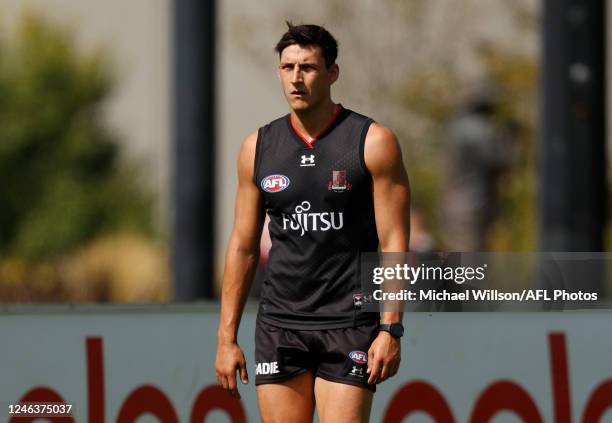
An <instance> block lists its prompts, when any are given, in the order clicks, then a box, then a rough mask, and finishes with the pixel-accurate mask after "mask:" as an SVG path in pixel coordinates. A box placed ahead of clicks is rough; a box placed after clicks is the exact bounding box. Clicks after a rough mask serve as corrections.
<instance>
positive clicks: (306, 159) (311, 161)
mask: <svg viewBox="0 0 612 423" xmlns="http://www.w3.org/2000/svg"><path fill="white" fill-rule="evenodd" d="M314 165H315V155H314V154H311V155H310V156H307V155H306V154H302V161H301V162H300V167H304V166H314Z"/></svg>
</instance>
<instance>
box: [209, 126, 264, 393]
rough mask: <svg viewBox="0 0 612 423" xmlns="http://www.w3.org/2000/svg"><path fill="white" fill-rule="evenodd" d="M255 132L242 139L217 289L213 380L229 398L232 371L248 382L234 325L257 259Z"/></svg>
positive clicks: (259, 215)
mask: <svg viewBox="0 0 612 423" xmlns="http://www.w3.org/2000/svg"><path fill="white" fill-rule="evenodd" d="M256 143H257V133H256V132H255V133H252V134H250V135H249V136H247V137H246V139H245V140H244V142H243V143H242V147H241V149H240V155H239V158H238V191H237V194H236V207H235V210H234V227H233V230H232V234H231V237H230V240H229V244H228V247H227V253H226V255H225V269H224V272H223V286H222V290H221V317H220V321H219V329H218V332H217V342H218V344H217V359H216V371H217V379H218V380H219V382H220V383H221V384H222V385H223V387H224V388H225V389H227V390H228V391H229V392H230V393H231V394H232V395H234V396H236V397H239V395H238V389H237V384H236V371H240V377H241V380H242V382H243V383H247V382H248V374H247V370H246V362H245V359H244V354H243V353H242V350H241V349H240V347H239V346H238V343H237V335H238V326H239V325H240V319H241V317H242V311H243V309H244V304H245V302H246V299H247V296H248V293H249V291H250V289H251V284H252V282H253V275H254V273H255V270H256V268H257V261H258V259H259V242H260V237H261V230H262V227H263V220H264V212H263V207H262V199H261V194H260V192H259V190H258V189H257V186H256V185H255V184H254V183H253V171H254V169H253V168H254V160H255V147H256Z"/></svg>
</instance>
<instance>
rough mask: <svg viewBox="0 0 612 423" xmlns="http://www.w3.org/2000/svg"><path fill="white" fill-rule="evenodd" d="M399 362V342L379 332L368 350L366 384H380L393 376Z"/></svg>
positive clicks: (387, 334)
mask: <svg viewBox="0 0 612 423" xmlns="http://www.w3.org/2000/svg"><path fill="white" fill-rule="evenodd" d="M400 361H401V344H400V340H399V339H396V338H394V337H393V336H391V334H390V333H389V332H384V331H381V332H379V334H378V336H377V337H376V339H375V340H374V342H372V345H371V346H370V349H369V350H368V374H369V375H370V377H369V378H368V384H370V385H373V384H376V383H380V382H382V381H384V380H386V379H388V378H390V377H391V376H393V375H395V374H396V373H397V371H398V369H399V365H400Z"/></svg>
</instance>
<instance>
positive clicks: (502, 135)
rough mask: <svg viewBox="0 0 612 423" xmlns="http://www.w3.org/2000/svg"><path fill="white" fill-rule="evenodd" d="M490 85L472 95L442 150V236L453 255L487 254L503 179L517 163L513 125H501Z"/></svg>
mask: <svg viewBox="0 0 612 423" xmlns="http://www.w3.org/2000/svg"><path fill="white" fill-rule="evenodd" d="M498 101H499V99H498V98H497V94H496V88H495V87H494V86H493V85H492V84H487V83H481V84H479V85H478V86H477V87H476V89H475V90H474V91H473V92H472V93H470V94H469V97H468V98H467V100H466V101H465V104H464V105H463V107H462V108H461V109H460V110H459V111H458V112H457V114H456V115H455V116H454V117H453V119H452V120H451V122H450V124H449V128H448V134H447V137H446V140H445V144H444V152H443V154H444V156H445V157H444V159H445V163H446V166H445V167H444V168H445V171H446V177H445V187H444V188H445V189H444V199H443V205H444V211H443V213H444V221H443V222H444V234H445V245H446V248H447V249H448V250H449V251H486V250H487V236H488V234H489V230H490V228H491V224H492V223H493V222H494V221H495V218H496V216H497V207H498V202H499V201H498V197H499V195H498V190H503V186H499V181H500V176H501V174H502V173H503V172H506V171H510V170H511V166H512V164H513V163H514V162H515V161H516V158H517V145H516V144H517V140H516V139H515V133H514V132H515V131H513V128H514V126H515V125H514V123H513V122H500V117H499V115H498V114H497V113H496V107H497V106H496V104H497V102H498Z"/></svg>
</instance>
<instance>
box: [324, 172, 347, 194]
mask: <svg viewBox="0 0 612 423" xmlns="http://www.w3.org/2000/svg"><path fill="white" fill-rule="evenodd" d="M327 189H328V190H330V191H334V192H344V191H348V190H349V189H351V183H350V182H349V181H348V180H347V178H346V170H332V178H331V180H330V181H329V182H328V184H327Z"/></svg>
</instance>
